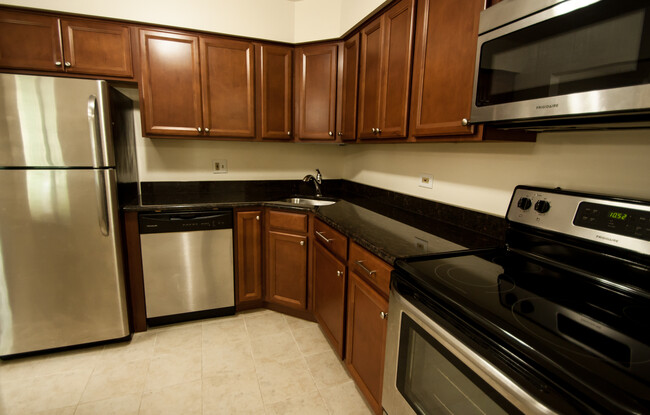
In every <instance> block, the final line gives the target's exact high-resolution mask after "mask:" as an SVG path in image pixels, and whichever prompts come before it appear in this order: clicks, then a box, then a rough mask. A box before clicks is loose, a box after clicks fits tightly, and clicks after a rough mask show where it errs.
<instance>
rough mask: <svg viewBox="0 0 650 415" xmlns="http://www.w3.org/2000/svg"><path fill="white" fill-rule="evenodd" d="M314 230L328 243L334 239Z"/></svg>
mask: <svg viewBox="0 0 650 415" xmlns="http://www.w3.org/2000/svg"><path fill="white" fill-rule="evenodd" d="M314 232H316V235H318V236H320V237H321V238H322V239H323V240H324V241H325V242H327V243H330V242H332V241H333V240H334V239H329V238H328V237H327V236H325V235H323V234H322V233H320V232H318V231H314Z"/></svg>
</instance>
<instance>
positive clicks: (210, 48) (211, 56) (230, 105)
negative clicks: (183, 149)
mask: <svg viewBox="0 0 650 415" xmlns="http://www.w3.org/2000/svg"><path fill="white" fill-rule="evenodd" d="M201 62H202V63H201V79H202V87H203V94H202V96H203V120H204V124H205V127H206V130H205V131H206V134H207V135H209V136H212V137H246V138H255V88H254V85H255V78H254V69H253V68H254V66H253V65H254V64H255V62H254V48H253V44H252V43H251V42H246V41H240V40H230V39H223V38H218V37H201Z"/></svg>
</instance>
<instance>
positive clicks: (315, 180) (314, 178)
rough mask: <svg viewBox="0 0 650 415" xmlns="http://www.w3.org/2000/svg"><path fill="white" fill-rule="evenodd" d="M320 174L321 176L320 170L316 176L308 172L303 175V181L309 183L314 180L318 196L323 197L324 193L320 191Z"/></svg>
mask: <svg viewBox="0 0 650 415" xmlns="http://www.w3.org/2000/svg"><path fill="white" fill-rule="evenodd" d="M318 176H320V172H319V174H318V175H317V176H316V177H314V176H312V175H311V174H308V175H306V176H305V177H303V179H302V181H303V182H305V183H309V182H310V181H313V182H314V187H316V197H321V196H323V194H322V193H321V191H320V186H319V184H320V183H321V180H320V178H319V177H318Z"/></svg>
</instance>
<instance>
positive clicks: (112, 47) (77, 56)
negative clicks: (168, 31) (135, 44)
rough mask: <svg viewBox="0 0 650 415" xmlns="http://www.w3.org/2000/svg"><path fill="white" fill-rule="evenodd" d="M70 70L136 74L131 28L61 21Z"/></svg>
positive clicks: (124, 74) (111, 24)
mask: <svg viewBox="0 0 650 415" xmlns="http://www.w3.org/2000/svg"><path fill="white" fill-rule="evenodd" d="M61 36H62V39H63V54H64V66H65V70H66V72H70V73H79V74H92V75H107V76H116V77H129V78H130V77H133V65H132V62H131V36H130V34H129V27H128V26H126V25H121V24H116V23H104V22H97V21H92V20H76V19H62V20H61Z"/></svg>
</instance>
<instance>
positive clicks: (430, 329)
mask: <svg viewBox="0 0 650 415" xmlns="http://www.w3.org/2000/svg"><path fill="white" fill-rule="evenodd" d="M389 300H390V303H389V313H388V332H387V341H386V360H385V369H384V383H383V399H382V405H383V408H384V412H385V413H387V414H388V415H398V414H399V415H401V414H449V413H452V414H512V413H521V412H524V413H535V414H544V413H553V411H552V410H550V409H548V408H547V407H546V406H545V405H544V404H542V403H540V402H539V401H537V400H535V398H533V397H532V396H530V395H529V394H528V393H527V392H526V391H524V390H523V389H522V388H521V387H519V386H518V385H517V384H515V383H514V382H513V381H512V380H511V379H509V378H508V377H507V376H506V375H505V374H503V373H502V372H501V371H499V370H498V369H497V368H496V367H495V366H493V365H492V364H491V363H490V362H488V361H487V360H485V359H484V358H483V357H481V356H480V355H478V354H477V353H475V352H474V351H472V350H471V349H470V348H468V347H467V346H465V345H464V344H463V343H461V342H460V341H459V340H458V339H457V338H455V337H454V336H453V335H452V334H450V333H449V332H448V331H447V330H445V329H444V328H443V327H441V326H440V325H439V324H437V323H436V322H435V321H433V320H432V319H431V318H430V317H429V316H428V315H427V314H431V312H428V313H427V314H425V313H424V312H422V311H421V310H419V309H418V308H416V307H415V306H414V305H413V304H412V303H411V302H409V301H408V300H407V299H406V298H404V297H403V296H402V295H400V294H399V293H397V292H396V290H395V289H394V288H392V289H391V292H390V299H389Z"/></svg>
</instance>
